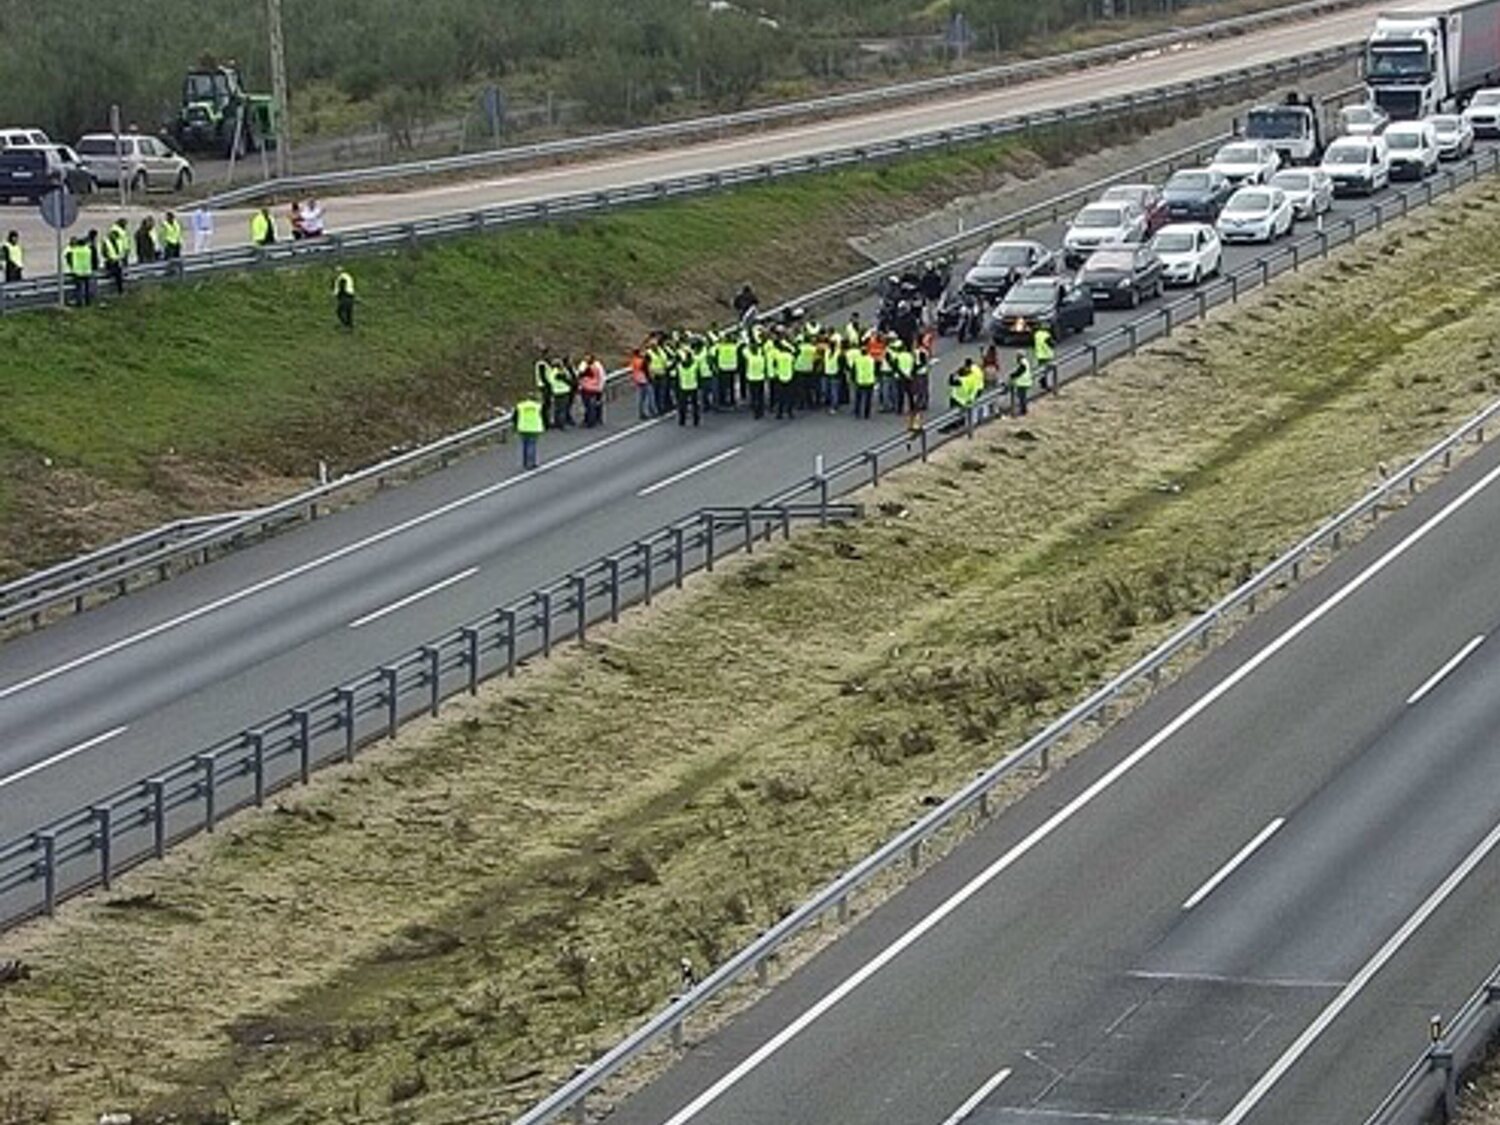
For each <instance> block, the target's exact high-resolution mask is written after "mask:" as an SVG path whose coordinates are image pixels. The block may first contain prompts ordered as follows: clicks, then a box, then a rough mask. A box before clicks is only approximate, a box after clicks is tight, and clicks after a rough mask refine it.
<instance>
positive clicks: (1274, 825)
mask: <svg viewBox="0 0 1500 1125" xmlns="http://www.w3.org/2000/svg"><path fill="white" fill-rule="evenodd" d="M1285 823H1286V817H1284V816H1278V817H1277V818H1276V819H1275V820H1273V821H1271V823H1270V824H1268V825H1266V826H1265V827H1264V828H1262V829H1261V830H1260V832H1259V833H1258V834H1257V835H1256V837H1255V839H1253V840H1251V841H1250V842H1249V843H1248V844H1246V845H1245V846H1244V847H1243V848H1241V849H1240V850H1239V851H1237V852H1235V853H1234V858H1233V859H1231V860H1230V861H1229V862H1228V863H1226V864H1225V865H1224V866H1223V867H1221V868H1219V869H1218V870H1217V871H1215V872H1214V873H1213V874H1212V875H1210V876H1209V877H1208V882H1206V883H1204V884H1203V886H1201V887H1199V888H1198V889H1197V890H1196V891H1194V892H1193V893H1192V894H1191V895H1189V896H1188V898H1187V901H1186V902H1184V903H1183V904H1182V908H1183V909H1184V910H1191V909H1192V908H1193V907H1195V906H1197V905H1198V904H1199V903H1200V902H1202V901H1203V900H1204V899H1206V898H1207V897H1208V896H1209V895H1211V894H1213V893H1214V888H1215V887H1217V886H1218V885H1219V884H1220V883H1222V882H1223V881H1224V880H1225V879H1227V878H1229V876H1231V875H1233V874H1234V872H1235V869H1236V868H1238V867H1239V865H1240V864H1242V863H1244V862H1245V860H1247V859H1249V858H1250V856H1251V855H1252V854H1254V852H1255V849H1256V848H1258V847H1260V846H1261V845H1262V844H1264V843H1265V842H1266V841H1267V840H1269V839H1270V838H1271V837H1272V836H1274V835H1276V832H1277V830H1278V829H1279V828H1280V827H1281V826H1282V825H1283V824H1285Z"/></svg>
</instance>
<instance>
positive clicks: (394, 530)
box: [0, 417, 665, 699]
mask: <svg viewBox="0 0 1500 1125" xmlns="http://www.w3.org/2000/svg"><path fill="white" fill-rule="evenodd" d="M664 420H665V419H664V417H663V418H652V419H651V420H650V421H646V422H640V423H637V424H636V425H634V426H631V427H630V428H629V429H627V430H621V431H620V432H619V433H617V434H611V435H610V436H609V437H607V438H604V439H603V440H602V441H596V442H595V443H594V444H593V445H586V446H584V447H583V448H582V449H575V450H573V451H572V452H571V453H565V454H563V455H562V456H561V457H558V458H557V459H556V460H553V461H544V462H543V463H542V465H541V467H540V468H538V469H534V470H533V471H531V472H529V473H523V474H521V475H520V476H514V477H510V478H508V479H507V480H502V481H499V482H497V483H495V484H492V485H488V486H487V487H485V488H481V489H480V490H479V491H478V492H471V493H469V494H468V495H467V496H460V497H458V498H457V499H455V500H450V501H448V503H446V504H442V505H440V506H438V507H436V508H433V509H432V510H431V511H427V512H423V513H422V514H421V515H419V516H413V517H412V518H411V519H409V520H406V521H405V522H403V523H398V524H393V525H392V526H390V527H388V528H385V529H384V530H382V531H377V532H375V533H374V534H373V535H369V536H366V537H365V538H364V539H359V540H356V541H355V542H353V543H348V544H345V545H344V546H342V547H340V548H339V549H338V550H336V551H330V552H329V553H328V554H326V555H323V556H321V557H320V558H316V559H309V560H308V561H307V562H304V563H298V564H297V565H296V566H294V567H292V568H291V569H290V570H286V571H282V572H281V573H280V574H273V575H271V577H269V578H263V579H261V580H260V581H259V582H256V583H254V584H253V585H250V586H246V587H245V588H244V589H243V590H236V591H235V592H234V593H232V594H226V595H224V596H223V597H222V598H219V599H217V600H216V601H212V602H208V603H207V604H205V605H200V606H198V607H197V608H196V609H190V610H188V611H187V612H186V613H181V614H179V615H178V616H176V617H172V618H169V619H168V620H166V621H162V622H158V623H157V624H155V625H152V626H151V627H150V628H149V629H143V630H141V631H140V632H139V633H135V634H133V635H131V636H128V637H121V638H120V639H119V640H117V641H111V642H110V643H109V644H107V645H105V646H104V647H103V648H99V649H95V650H94V651H93V652H88V653H84V654H83V655H82V656H77V657H74V658H73V659H72V660H69V661H67V662H65V663H63V664H59V665H57V667H55V668H49V669H47V670H46V671H45V672H38V673H37V674H36V675H34V676H30V677H28V678H27V679H24V680H21V681H19V682H18V683H14V684H11V685H10V686H9V687H6V688H0V699H9V698H10V697H11V696H13V695H17V694H19V693H20V692H23V691H26V690H28V689H29V688H34V687H36V686H37V685H39V684H44V683H46V682H47V681H49V680H54V679H56V678H57V677H58V676H63V675H66V674H67V673H69V672H74V671H77V670H78V669H79V668H82V667H85V666H86V665H89V664H92V663H94V662H95V661H96V660H102V659H104V657H106V656H113V655H114V654H115V653H117V652H121V651H123V650H125V649H127V648H131V647H133V646H135V645H138V644H140V643H141V642H142V641H149V640H151V639H152V638H154V637H159V636H161V635H162V634H163V633H167V632H170V631H171V630H173V629H176V628H178V627H179V626H182V625H186V624H188V623H189V622H192V621H196V620H198V619H199V618H200V617H207V616H208V615H209V614H210V613H216V612H217V611H219V610H221V609H224V608H226V607H227V606H231V605H234V604H235V603H237V602H242V601H244V600H245V599H246V598H251V597H254V596H255V595H256V594H263V593H265V592H266V591H267V590H270V589H273V588H274V587H276V586H280V585H282V584H283V583H285V582H290V581H291V580H292V579H294V578H300V577H302V575H304V574H308V573H310V572H312V571H314V570H319V569H321V568H322V567H325V566H327V565H328V564H329V563H333V562H338V561H339V560H340V559H344V558H348V557H349V556H350V555H353V554H356V553H357V552H359V551H363V550H366V549H367V548H370V547H373V546H375V545H376V544H377V543H384V542H385V541H386V540H387V539H394V538H395V537H396V536H398V535H403V534H405V533H406V532H408V531H411V530H412V529H413V528H417V527H421V526H422V525H423V524H428V523H431V522H432V521H433V520H436V519H441V518H442V517H443V516H446V515H449V514H450V513H452V512H456V511H458V510H459V509H460V508H466V507H468V506H469V505H470V504H475V503H478V502H479V501H480V500H484V499H486V498H487V497H490V496H494V495H495V494H496V493H499V492H504V491H505V490H506V489H509V488H514V487H515V486H516V485H518V484H521V483H522V482H523V481H529V480H535V479H536V478H537V477H538V476H540V475H541V474H543V473H546V472H550V471H551V470H553V469H556V468H560V467H561V466H563V465H566V464H568V463H569V462H570V461H576V460H578V458H580V457H587V456H588V455H589V454H590V453H597V452H598V451H599V450H601V449H604V448H605V447H606V446H610V445H613V444H615V442H618V441H624V440H625V439H626V438H628V437H633V436H634V435H636V434H638V433H640V432H641V431H642V430H645V429H649V428H650V427H652V426H655V425H657V424H658V423H659V422H662V421H664Z"/></svg>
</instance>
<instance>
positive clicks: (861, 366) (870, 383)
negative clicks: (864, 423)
mask: <svg viewBox="0 0 1500 1125" xmlns="http://www.w3.org/2000/svg"><path fill="white" fill-rule="evenodd" d="M849 371H850V374H851V375H852V376H853V377H854V416H855V417H856V418H868V417H869V416H870V406H871V404H872V403H873V402H874V399H875V384H876V383H877V382H878V381H879V379H880V365H879V364H878V363H876V361H875V357H874V356H873V355H871V354H870V353H869V351H867V350H866V349H864V348H859V349H857V350H856V351H854V352H853V354H851V355H850V357H849Z"/></svg>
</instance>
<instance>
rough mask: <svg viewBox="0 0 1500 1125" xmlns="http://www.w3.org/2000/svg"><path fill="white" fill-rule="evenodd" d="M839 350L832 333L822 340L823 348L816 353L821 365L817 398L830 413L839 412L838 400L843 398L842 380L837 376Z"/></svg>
mask: <svg viewBox="0 0 1500 1125" xmlns="http://www.w3.org/2000/svg"><path fill="white" fill-rule="evenodd" d="M841 352H842V349H841V348H840V347H839V338H838V336H837V335H833V336H830V337H828V339H826V340H824V341H823V350H822V351H821V352H820V353H819V354H818V358H819V359H820V360H821V362H822V366H823V371H822V391H821V393H820V394H819V396H818V398H819V401H820V402H822V404H823V405H824V406H826V407H827V408H828V413H830V414H837V413H838V412H839V402H840V400H841V399H842V398H843V390H844V381H843V380H842V379H841V378H839V373H840V372H841V371H842V363H843V356H842V354H841Z"/></svg>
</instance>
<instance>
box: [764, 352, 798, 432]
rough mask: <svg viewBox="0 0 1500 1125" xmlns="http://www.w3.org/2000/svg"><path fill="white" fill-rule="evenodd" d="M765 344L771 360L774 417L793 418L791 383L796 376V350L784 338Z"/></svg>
mask: <svg viewBox="0 0 1500 1125" xmlns="http://www.w3.org/2000/svg"><path fill="white" fill-rule="evenodd" d="M766 346H767V348H768V351H767V355H768V356H769V357H770V361H771V378H772V380H773V382H772V384H771V398H772V401H773V402H774V403H775V406H776V417H777V418H795V417H796V416H797V411H796V403H795V402H794V400H793V398H792V393H793V392H792V383H793V380H794V379H796V377H797V364H796V358H795V357H796V352H795V351H793V349H792V345H791V343H790V342H788V341H786V340H772V341H771V342H770V343H769V344H767V345H766Z"/></svg>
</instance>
